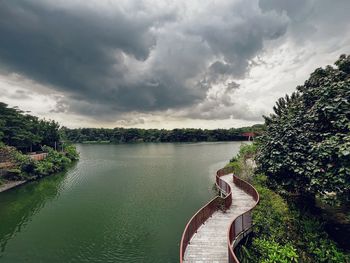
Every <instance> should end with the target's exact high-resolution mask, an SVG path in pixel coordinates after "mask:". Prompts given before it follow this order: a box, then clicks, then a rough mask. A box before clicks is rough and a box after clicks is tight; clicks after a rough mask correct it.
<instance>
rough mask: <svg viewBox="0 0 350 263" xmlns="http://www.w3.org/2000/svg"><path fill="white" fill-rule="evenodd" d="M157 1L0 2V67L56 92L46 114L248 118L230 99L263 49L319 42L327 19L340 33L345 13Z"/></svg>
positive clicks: (280, 0) (326, 6)
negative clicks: (213, 93)
mask: <svg viewBox="0 0 350 263" xmlns="http://www.w3.org/2000/svg"><path fill="white" fill-rule="evenodd" d="M157 3H158V2H152V1H149V2H147V0H144V1H141V0H140V1H113V4H112V2H106V1H103V0H99V1H88V2H85V1H79V0H70V1H68V0H67V1H65V0H57V1H54V2H50V1H44V0H12V1H10V0H7V1H1V0H0V68H5V69H6V70H7V71H8V72H17V73H20V74H22V75H25V76H26V77H28V78H29V79H33V80H35V81H37V82H39V83H41V84H44V85H47V86H48V87H49V88H51V89H54V90H56V91H59V92H60V93H62V94H63V95H64V97H59V98H58V99H57V100H56V104H57V105H56V109H55V110H53V112H74V113H77V114H78V115H79V114H80V115H84V116H93V117H95V118H100V115H104V116H107V117H106V118H109V117H110V118H113V116H115V115H118V114H122V113H125V112H153V111H158V112H159V111H164V110H167V109H189V112H188V114H187V116H188V117H191V116H192V117H197V118H203V119H211V118H220V119H223V118H227V117H229V116H232V115H233V116H238V117H239V118H242V119H252V118H256V116H258V115H259V114H257V113H249V111H248V110H245V108H244V107H241V108H242V110H238V108H239V107H238V106H237V107H236V106H235V101H234V100H233V99H231V98H228V96H229V95H235V94H236V93H235V92H236V90H237V89H238V87H239V85H238V84H236V83H235V82H234V81H232V80H239V79H243V78H244V77H246V76H247V73H249V70H250V69H251V67H254V66H255V64H254V62H252V60H253V59H254V58H256V57H257V56H259V54H260V53H261V52H262V51H263V49H264V43H265V42H266V41H273V40H276V39H280V38H282V37H284V36H287V38H288V37H289V38H291V39H294V40H295V41H296V42H297V41H301V40H302V41H305V40H307V38H308V37H309V36H310V35H311V34H314V33H315V32H319V31H320V27H322V30H324V33H323V34H320V35H318V37H319V38H321V40H322V38H326V37H327V35H329V34H332V32H333V33H334V32H335V31H336V30H335V29H334V27H335V25H334V24H336V23H333V24H332V23H331V22H330V21H331V20H332V18H335V17H337V19H338V22H337V24H338V26H339V27H340V28H342V29H344V27H345V26H346V21H348V19H347V16H348V13H347V11H346V8H344V7H350V5H349V3H350V1H346V0H339V1H326V0H322V1H315V0H305V1H304V0H295V1H289V0H252V1H244V0H237V1H216V2H215V3H207V2H203V3H202V2H199V3H200V5H198V6H196V5H195V4H194V5H193V6H192V2H188V1H184V3H176V4H174V5H175V8H173V7H170V5H169V7H168V6H167V8H166V9H164V8H159V7H157ZM186 4H187V5H186ZM196 4H198V3H196ZM183 6H186V8H187V9H191V8H192V9H193V10H190V12H189V13H191V12H194V11H195V15H193V14H192V15H188V14H187V13H186V11H187V10H183V9H181V7H183ZM176 7H177V8H176ZM338 7H340V8H338ZM197 9H199V10H197ZM164 10H166V11H164ZM329 10H332V12H330V11H329ZM326 15H327V16H326ZM324 17H326V18H324ZM323 20H325V21H327V23H323V22H322V21H323ZM340 25H341V26H340ZM287 38H286V39H287ZM321 40H320V41H321ZM255 61H257V60H256V59H255ZM215 85H219V86H221V87H225V88H223V89H225V90H222V91H221V93H220V92H219V93H220V94H221V96H219V97H218V98H217V99H215V98H212V97H208V91H210V90H211V89H212V88H213V87H214V86H215ZM196 105H200V107H199V108H198V109H199V110H198V112H196V111H192V112H190V111H191V107H192V106H196ZM218 105H219V107H217V106H218ZM220 105H221V106H220ZM232 111H236V112H235V113H233V112H232ZM245 115H246V116H245ZM252 116H253V117H252Z"/></svg>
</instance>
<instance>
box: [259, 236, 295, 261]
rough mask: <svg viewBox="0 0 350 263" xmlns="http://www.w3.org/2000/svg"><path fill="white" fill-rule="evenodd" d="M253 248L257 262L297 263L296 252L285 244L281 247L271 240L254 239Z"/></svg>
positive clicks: (289, 245)
mask: <svg viewBox="0 0 350 263" xmlns="http://www.w3.org/2000/svg"><path fill="white" fill-rule="evenodd" d="M253 247H254V249H256V250H257V251H258V253H259V257H258V262H261V263H292V262H298V258H299V256H298V254H297V250H296V249H295V247H293V245H291V244H290V243H287V244H285V245H281V244H279V243H277V242H275V241H273V240H266V239H260V238H255V239H254V241H253Z"/></svg>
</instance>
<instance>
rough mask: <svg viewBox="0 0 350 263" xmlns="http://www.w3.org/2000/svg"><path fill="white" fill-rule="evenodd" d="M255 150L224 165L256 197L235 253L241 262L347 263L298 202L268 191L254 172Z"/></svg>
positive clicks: (320, 220)
mask: <svg viewBox="0 0 350 263" xmlns="http://www.w3.org/2000/svg"><path fill="white" fill-rule="evenodd" d="M257 149H258V147H257V144H252V145H244V146H243V147H241V149H240V152H239V154H238V156H236V157H234V158H232V159H231V161H230V163H229V164H228V166H233V167H234V168H235V173H236V174H237V175H238V176H239V177H241V178H243V179H245V180H247V181H249V182H250V183H251V184H253V185H254V187H255V188H256V189H257V191H258V192H259V195H260V203H259V205H258V206H257V207H256V208H255V209H254V210H253V225H254V227H253V232H252V234H251V235H250V236H249V238H248V239H246V240H245V242H242V243H241V245H240V246H239V247H238V248H237V251H236V252H237V254H238V255H239V257H240V260H241V262H264V263H279V262H339V263H340V262H348V261H349V254H347V253H346V252H344V250H343V249H342V248H340V247H339V245H337V243H336V242H334V241H333V240H332V239H331V238H330V237H329V235H328V233H327V232H326V230H325V223H326V222H325V220H324V219H323V218H321V217H318V216H317V215H315V214H314V213H313V212H312V211H311V209H312V208H310V207H309V206H307V205H305V204H303V201H301V199H300V198H297V197H293V196H287V195H282V194H279V193H277V192H275V191H274V190H272V189H271V188H269V182H268V180H269V179H268V177H267V176H266V175H264V174H262V173H257V171H256V168H254V162H253V161H252V160H253V159H254V158H255V155H256V152H257Z"/></svg>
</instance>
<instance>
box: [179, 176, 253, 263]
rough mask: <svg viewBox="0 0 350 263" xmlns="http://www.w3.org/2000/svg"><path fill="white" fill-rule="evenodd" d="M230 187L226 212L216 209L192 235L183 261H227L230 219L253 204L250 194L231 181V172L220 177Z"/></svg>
mask: <svg viewBox="0 0 350 263" xmlns="http://www.w3.org/2000/svg"><path fill="white" fill-rule="evenodd" d="M220 178H221V179H223V180H224V181H226V182H228V183H229V184H230V186H231V189H232V205H231V206H230V208H229V209H228V210H227V211H226V212H222V211H221V210H218V211H216V212H215V213H214V214H213V215H212V216H211V217H210V218H209V219H208V220H207V221H206V222H205V224H203V225H202V226H201V227H200V228H199V229H198V231H197V233H196V234H194V236H193V237H192V239H191V241H190V243H189V245H188V246H187V248H186V251H185V255H184V261H183V262H184V263H227V262H228V251H227V232H228V229H229V227H230V224H231V223H232V220H233V219H234V218H235V217H237V216H239V215H241V214H243V213H244V212H246V211H248V210H249V209H251V208H252V207H254V205H255V203H256V202H255V201H254V199H253V197H252V196H250V195H248V194H247V193H245V192H244V191H243V190H241V189H240V188H238V187H237V186H236V185H235V184H234V183H233V174H228V175H224V176H221V177H220Z"/></svg>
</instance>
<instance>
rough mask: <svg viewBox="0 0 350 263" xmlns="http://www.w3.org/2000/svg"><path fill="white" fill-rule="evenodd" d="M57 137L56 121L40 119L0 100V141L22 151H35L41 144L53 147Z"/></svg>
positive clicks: (57, 127) (57, 139)
mask: <svg viewBox="0 0 350 263" xmlns="http://www.w3.org/2000/svg"><path fill="white" fill-rule="evenodd" d="M59 139H60V138H59V125H58V123H57V122H55V121H46V120H41V119H39V118H38V117H35V116H32V115H29V114H25V113H24V112H23V111H21V110H19V109H18V108H10V107H8V106H7V104H5V103H2V102H0V141H2V142H4V143H5V144H6V145H9V146H14V147H16V148H17V149H20V150H21V151H24V152H27V151H37V150H41V146H43V145H47V146H51V147H54V146H55V143H57V142H58V141H59Z"/></svg>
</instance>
